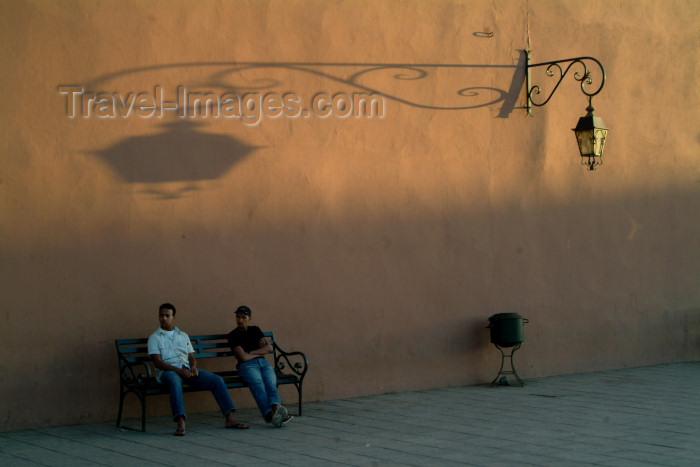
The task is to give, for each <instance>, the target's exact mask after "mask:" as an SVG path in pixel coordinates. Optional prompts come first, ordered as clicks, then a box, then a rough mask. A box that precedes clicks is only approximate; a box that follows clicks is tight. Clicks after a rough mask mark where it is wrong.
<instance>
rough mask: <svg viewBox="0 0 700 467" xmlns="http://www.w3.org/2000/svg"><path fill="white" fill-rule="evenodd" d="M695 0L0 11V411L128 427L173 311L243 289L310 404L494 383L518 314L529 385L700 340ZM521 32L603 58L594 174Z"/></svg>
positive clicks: (11, 424) (203, 404)
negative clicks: (491, 324)
mask: <svg viewBox="0 0 700 467" xmlns="http://www.w3.org/2000/svg"><path fill="white" fill-rule="evenodd" d="M699 8H700V7H699V6H698V3H697V2H695V1H693V0H687V1H681V0H674V1H669V2H659V1H644V0H642V1H640V0H624V1H621V2H614V4H611V2H605V1H602V0H601V1H596V0H591V1H587V2H583V3H582V2H573V1H571V2H570V1H545V0H529V1H526V0H522V1H511V2H498V3H496V4H494V3H493V2H490V1H481V0H474V1H457V0H455V1H442V2H404V1H394V0H380V1H337V2H326V1H320V0H318V1H316V0H307V1H294V2H288V1H267V2H259V1H250V2H247V1H236V2H233V1H231V2H228V1H223V2H219V1H201V2H191V3H189V2H171V1H165V0H164V1H149V2H140V1H106V2H92V1H86V2H80V1H64V2H49V1H40V0H36V1H9V0H0V35H1V37H2V40H1V41H0V44H1V45H0V63H2V64H3V69H4V73H3V74H2V77H1V78H0V83H1V84H2V90H3V92H2V93H1V94H0V109H2V111H1V112H0V128H2V138H0V213H1V216H2V217H1V222H2V224H1V225H0V272H1V274H2V281H0V297H2V306H1V307H0V346H1V347H0V348H1V349H2V358H0V429H2V430H13V429H19V428H25V427H35V426H47V425H57V424H72V423H85V422H93V421H100V420H112V419H114V418H115V417H116V411H117V404H118V375H117V362H116V356H115V350H114V339H116V338H126V337H137V336H144V337H146V336H148V335H150V333H151V332H153V331H154V330H155V329H156V328H157V327H158V321H157V306H158V305H159V304H160V303H162V302H165V301H169V302H172V303H174V304H175V305H176V306H177V309H178V313H177V325H178V326H179V327H181V328H182V329H183V330H185V331H187V332H189V333H190V334H205V333H219V332H227V331H228V330H230V329H232V328H233V327H235V321H234V316H233V310H235V308H236V307H237V306H238V305H241V304H246V305H249V306H250V307H251V308H252V309H253V324H256V325H259V326H261V327H263V328H266V329H270V330H272V331H274V332H275V335H276V336H277V338H278V339H279V341H280V342H283V343H284V344H285V350H302V351H304V352H305V353H306V354H307V356H308V357H309V361H310V370H309V373H308V375H307V379H306V382H305V398H306V399H307V400H322V399H331V398H338V397H347V396H353V395H364V394H378V393H384V392H391V391H403V390H410V389H419V388H432V387H444V386H456V385H474V384H483V383H488V382H490V381H491V379H492V378H493V377H494V376H495V374H496V372H497V370H498V365H499V363H500V354H499V353H498V351H497V350H496V348H495V347H494V346H493V345H492V344H491V343H490V342H489V332H488V329H486V326H487V325H488V317H489V316H491V315H492V314H495V313H502V312H515V313H520V314H522V315H523V316H525V317H527V318H528V319H529V323H528V324H527V326H526V328H525V342H524V343H523V346H522V348H521V349H520V350H519V351H518V353H517V354H516V365H517V366H518V372H519V374H520V375H521V377H523V378H524V379H525V381H526V382H527V379H528V378H532V377H536V376H544V375H554V374H565V373H576V372H583V371H589V370H603V369H610V368H622V367H632V366H641V365H649V364H655V363H662V362H676V361H690V360H696V359H698V358H699V357H700V295H699V292H698V283H699V281H700V241H699V240H698V239H699V238H700V220H698V216H697V215H696V213H697V212H699V209H700V193H699V192H700V170H699V169H700V157H698V154H699V151H698V150H699V149H700V134H699V133H698V130H697V128H698V104H699V99H698V83H697V79H698V76H697V65H696V64H697V63H698V62H699V61H700V60H699V59H700V56H699V54H700V52H698V51H699V50H700V47H699V46H700V44H699V41H700V34H699V33H698V31H700V20H699V19H698V18H700V15H699V14H698V13H700V11H698V10H699ZM601 9H604V10H605V14H600V11H601ZM584 39H585V40H584ZM525 48H529V49H531V50H532V55H533V60H534V61H535V62H540V61H549V60H557V59H563V58H568V57H576V56H584V55H586V56H593V57H596V58H598V59H599V60H600V61H601V62H602V63H603V64H604V65H605V69H606V71H607V81H606V84H605V88H604V89H603V91H602V92H601V93H600V94H599V95H598V96H596V98H595V100H594V104H595V107H596V114H597V115H600V116H602V117H603V118H604V120H605V122H606V124H607V125H608V126H609V127H610V128H611V130H610V133H609V134H608V141H607V143H606V148H605V158H604V165H602V166H601V167H600V168H598V169H597V170H596V171H594V172H587V171H586V169H585V167H583V166H581V165H580V164H579V162H580V158H579V157H578V150H577V147H576V143H575V140H574V136H573V133H572V131H571V128H573V127H574V125H575V124H576V121H577V119H578V118H579V117H580V116H582V115H583V114H584V113H585V108H586V106H587V104H588V102H587V100H586V99H585V98H584V96H583V95H582V94H581V93H580V89H579V88H578V83H576V82H574V81H573V80H567V81H565V82H563V83H562V85H561V86H560V89H559V90H558V91H557V94H556V95H555V96H554V98H553V99H552V101H551V102H550V103H549V104H547V106H546V107H542V108H536V109H534V111H533V113H534V116H533V117H527V116H526V113H525V111H524V110H523V109H521V108H519V107H522V106H523V105H524V103H525V90H524V83H523V77H524V71H525V70H524V64H523V53H522V50H523V49H525ZM538 72H539V71H533V75H534V74H535V73H538ZM533 78H535V76H533ZM546 79H547V78H546V77H542V76H540V77H539V79H538V81H539V82H540V83H541V84H543V85H544V86H546V85H547V84H548V83H547V81H546ZM184 103H186V104H187V109H188V112H189V113H188V112H185V111H184V109H183V104H184ZM285 391H286V389H282V391H281V393H282V397H283V399H285V397H286V396H289V395H290V394H291V393H289V394H287V393H285ZM232 395H233V397H234V400H235V402H236V404H237V405H238V406H252V405H253V404H254V403H253V401H252V399H251V398H250V397H248V396H247V394H245V393H244V392H243V391H234V392H233V393H232ZM206 396H207V397H198V396H196V395H193V396H192V397H191V398H188V399H187V408H188V411H190V412H198V411H211V410H215V405H214V402H213V401H212V400H211V397H208V395H206ZM127 401H128V403H129V405H130V407H129V408H128V409H129V412H127V416H131V415H136V410H135V408H136V399H135V398H134V399H132V400H130V401H129V400H128V399H127ZM150 410H151V414H167V413H168V410H169V409H168V406H167V400H166V398H163V400H161V401H158V403H156V404H153V405H152V407H150Z"/></svg>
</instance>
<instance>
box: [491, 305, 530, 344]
mask: <svg viewBox="0 0 700 467" xmlns="http://www.w3.org/2000/svg"><path fill="white" fill-rule="evenodd" d="M527 322H528V320H527V319H525V318H523V317H522V316H520V315H519V314H517V313H498V314H495V315H493V316H491V317H490V318H489V326H488V327H489V329H490V330H491V342H492V343H494V344H496V345H498V346H500V347H514V346H516V345H518V344H520V343H521V342H522V341H523V340H524V339H525V332H524V328H523V325H524V324H525V323H527Z"/></svg>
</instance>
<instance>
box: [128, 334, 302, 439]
mask: <svg viewBox="0 0 700 467" xmlns="http://www.w3.org/2000/svg"><path fill="white" fill-rule="evenodd" d="M263 334H264V335H265V338H266V339H267V341H268V342H269V343H270V344H272V347H273V353H272V356H273V359H274V367H275V373H276V374H277V386H280V385H282V384H293V385H294V387H295V388H296V390H297V394H298V396H299V402H298V405H299V413H298V415H301V408H302V407H301V404H302V383H303V381H304V376H305V375H306V370H307V369H308V362H307V360H306V356H305V355H304V354H303V353H302V352H285V351H283V350H282V349H281V348H280V347H279V346H278V345H277V342H276V341H275V337H274V335H273V334H272V332H264V333H263ZM190 340H191V341H192V347H193V348H194V352H195V358H196V359H197V360H204V359H209V358H216V359H219V358H224V357H230V358H233V360H232V362H231V363H232V366H233V367H235V364H234V363H233V362H235V357H234V356H233V352H232V351H231V348H230V347H229V343H228V334H209V335H201V336H190ZM114 343H115V344H116V346H117V359H118V361H119V414H118V415H117V426H119V427H121V426H122V425H121V422H122V411H123V409H124V398H125V397H126V396H127V394H130V393H133V394H134V395H136V397H138V398H139V401H140V402H141V431H146V399H147V398H148V397H149V396H155V395H162V394H168V393H169V392H168V387H167V386H166V385H163V384H160V383H158V382H157V381H156V378H155V374H156V370H155V367H154V366H153V362H152V361H151V358H150V356H149V355H148V338H147V337H144V338H136V339H116V340H115V341H114ZM283 370H287V371H283ZM209 371H211V372H212V373H215V374H217V375H219V376H221V377H222V378H223V379H224V382H225V383H226V387H228V388H229V389H234V388H245V387H247V386H246V384H245V383H244V382H243V380H241V377H240V376H239V375H238V371H236V370H229V371H213V370H209ZM182 391H183V392H196V391H199V389H197V388H194V387H192V386H189V385H187V384H186V383H185V384H183V387H182ZM124 428H128V427H124Z"/></svg>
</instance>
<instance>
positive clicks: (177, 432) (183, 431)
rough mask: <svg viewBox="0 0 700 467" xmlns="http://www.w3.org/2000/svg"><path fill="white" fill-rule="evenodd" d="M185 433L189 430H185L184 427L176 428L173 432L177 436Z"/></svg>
mask: <svg viewBox="0 0 700 467" xmlns="http://www.w3.org/2000/svg"><path fill="white" fill-rule="evenodd" d="M185 433H187V432H186V431H185V429H184V428H178V429H177V430H175V433H173V434H174V435H175V436H185Z"/></svg>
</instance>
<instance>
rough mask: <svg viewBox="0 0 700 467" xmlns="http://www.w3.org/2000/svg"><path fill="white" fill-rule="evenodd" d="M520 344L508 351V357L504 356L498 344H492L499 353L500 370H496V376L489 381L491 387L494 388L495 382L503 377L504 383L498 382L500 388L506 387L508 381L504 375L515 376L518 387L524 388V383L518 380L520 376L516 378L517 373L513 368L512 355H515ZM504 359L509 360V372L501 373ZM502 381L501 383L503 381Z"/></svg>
mask: <svg viewBox="0 0 700 467" xmlns="http://www.w3.org/2000/svg"><path fill="white" fill-rule="evenodd" d="M521 344H522V343H518V344H516V345H515V347H513V348H512V350H511V351H510V355H506V353H505V352H504V351H503V349H502V348H501V347H500V346H499V345H498V344H496V343H494V344H493V345H495V346H496V348H497V349H498V350H500V351H501V369H500V370H498V374H497V375H496V377H495V378H494V379H493V381H491V386H495V385H496V381H498V378H499V377H501V376H503V379H505V381H506V383H505V384H503V383H501V382H499V384H501V385H502V386H508V383H507V381H508V380H507V378H505V375H513V376H515V379H516V380H517V381H518V384H520V387H523V386H525V383H524V382H523V380H522V379H520V376H518V373H516V372H515V366H514V365H513V354H514V353H515V351H516V350H518V349H519V348H520V345H521ZM506 358H508V359H510V370H506V371H503V363H504V362H505V360H506ZM503 379H502V380H501V381H503Z"/></svg>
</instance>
